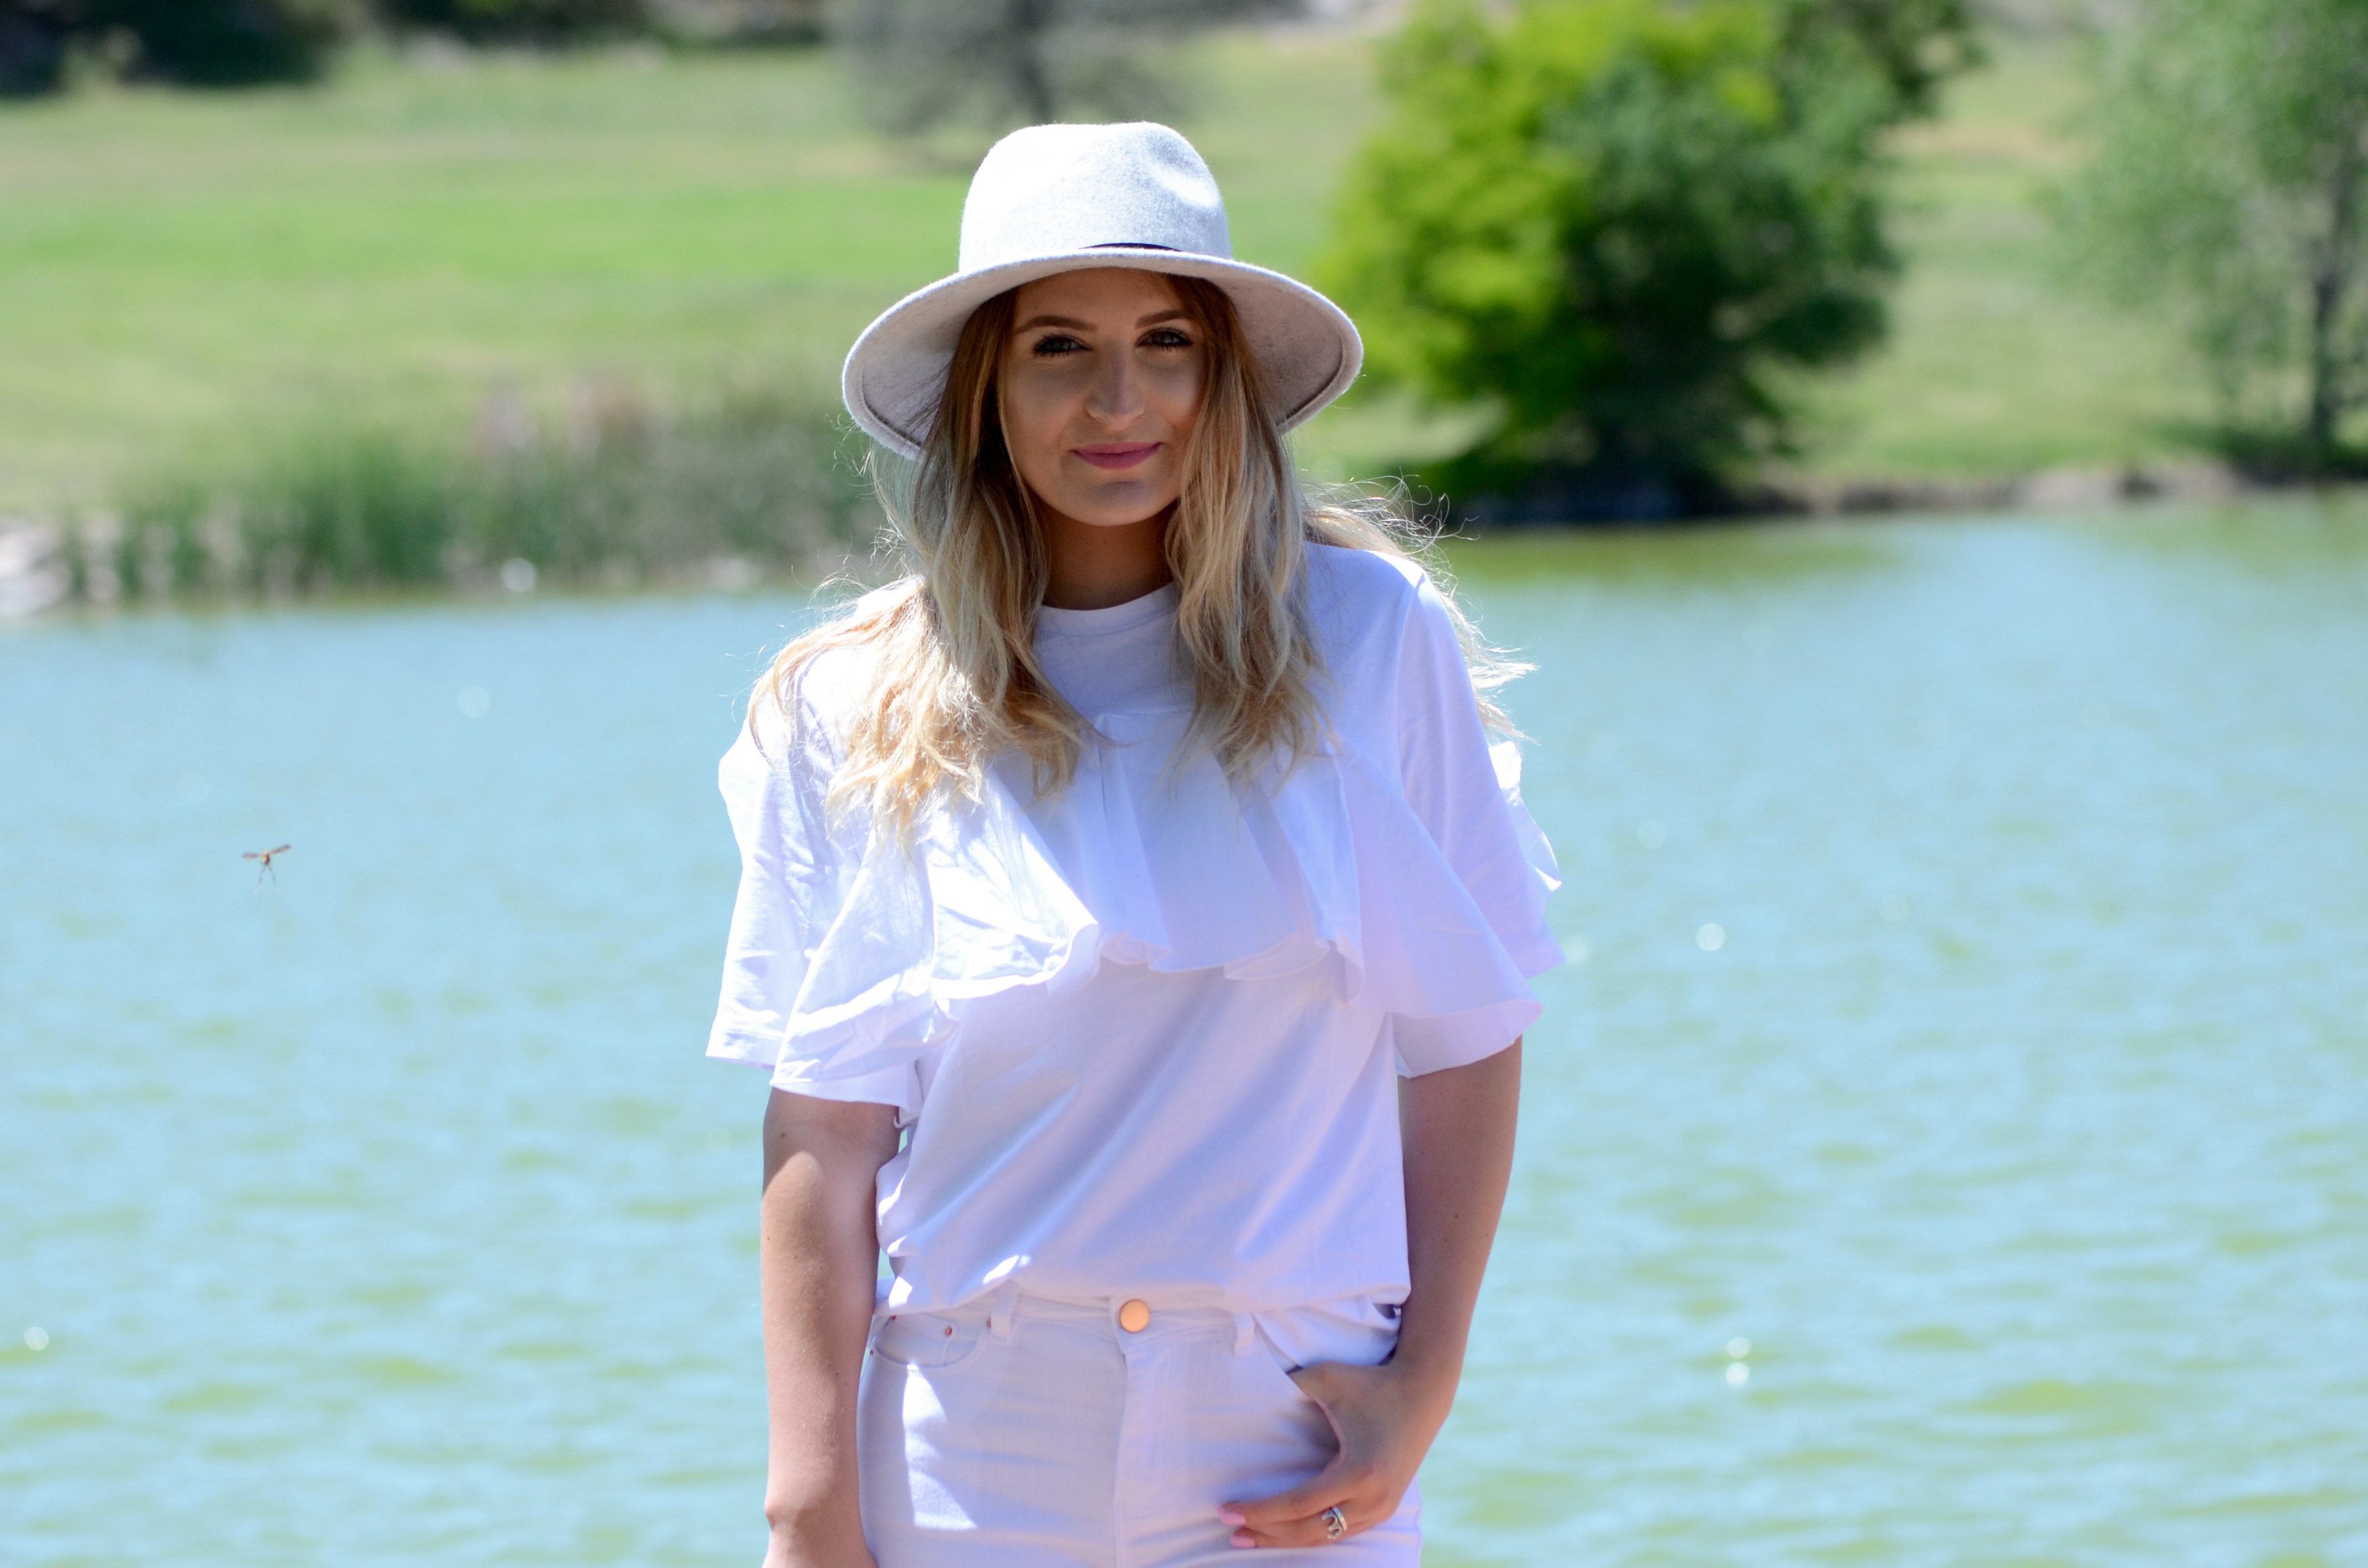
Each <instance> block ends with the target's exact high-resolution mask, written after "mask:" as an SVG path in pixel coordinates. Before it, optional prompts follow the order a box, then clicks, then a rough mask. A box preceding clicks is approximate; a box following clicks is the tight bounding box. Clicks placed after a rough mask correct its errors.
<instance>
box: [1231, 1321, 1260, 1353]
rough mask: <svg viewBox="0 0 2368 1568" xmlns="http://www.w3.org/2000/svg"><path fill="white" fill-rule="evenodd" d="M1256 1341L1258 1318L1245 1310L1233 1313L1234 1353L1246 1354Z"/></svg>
mask: <svg viewBox="0 0 2368 1568" xmlns="http://www.w3.org/2000/svg"><path fill="white" fill-rule="evenodd" d="M1257 1343H1258V1319H1256V1318H1254V1317H1252V1316H1250V1314H1249V1313H1247V1312H1235V1314H1234V1354H1235V1355H1236V1356H1247V1355H1248V1354H1249V1353H1250V1347H1251V1346H1254V1345H1256V1344H1257Z"/></svg>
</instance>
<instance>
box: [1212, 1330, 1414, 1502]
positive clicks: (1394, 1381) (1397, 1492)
mask: <svg viewBox="0 0 2368 1568" xmlns="http://www.w3.org/2000/svg"><path fill="white" fill-rule="evenodd" d="M1291 1381H1293V1382H1295V1383H1297V1384H1298V1385H1299V1388H1300V1392H1302V1393H1304V1394H1305V1395H1307V1397H1308V1398H1310V1399H1312V1400H1314V1401H1315V1403H1316V1405H1317V1406H1318V1407H1319V1408H1320V1409H1322V1411H1323V1412H1324V1416H1325V1419H1326V1420H1327V1421H1329V1422H1331V1423H1332V1437H1333V1440H1334V1441H1335V1442H1337V1443H1338V1445H1339V1448H1340V1451H1339V1452H1338V1453H1337V1454H1335V1455H1333V1456H1332V1462H1331V1463H1330V1464H1328V1465H1326V1466H1325V1467H1324V1471H1323V1473H1322V1474H1320V1475H1317V1476H1316V1477H1315V1478H1314V1479H1313V1480H1311V1481H1308V1482H1306V1483H1304V1484H1302V1485H1299V1486H1294V1487H1292V1489H1291V1490H1290V1491H1288V1492H1285V1493H1282V1494H1279V1495H1277V1496H1273V1497H1269V1498H1266V1499H1265V1500H1264V1501H1262V1502H1257V1503H1227V1504H1225V1505H1224V1506H1223V1507H1221V1508H1219V1509H1218V1510H1217V1517H1218V1518H1220V1519H1222V1520H1224V1522H1225V1523H1226V1524H1229V1525H1233V1526H1235V1527H1236V1528H1235V1530H1234V1537H1233V1540H1234V1544H1235V1546H1242V1547H1255V1546H1322V1545H1324V1544H1326V1541H1327V1540H1329V1539H1330V1538H1329V1537H1327V1536H1326V1534H1325V1531H1324V1510H1325V1509H1326V1508H1329V1507H1333V1506H1338V1508H1339V1510H1340V1514H1341V1517H1343V1518H1344V1519H1346V1520H1347V1521H1348V1524H1349V1531H1348V1533H1349V1535H1355V1534H1357V1533H1358V1532H1360V1531H1361V1530H1369V1529H1371V1528H1373V1527H1374V1526H1375V1525H1378V1524H1380V1523H1381V1522H1382V1521H1383V1520H1384V1519H1387V1518H1388V1517H1390V1516H1391V1515H1393V1514H1395V1513H1396V1512H1397V1511H1398V1504H1399V1502H1400V1501H1401V1500H1402V1499H1403V1498H1404V1497H1405V1496H1406V1488H1407V1487H1409V1486H1411V1485H1413V1484H1414V1472H1415V1471H1417V1469H1419V1468H1420V1467H1421V1465H1422V1459H1423V1455H1425V1454H1427V1453H1429V1451H1430V1444H1431V1439H1432V1438H1434V1437H1438V1436H1439V1429H1440V1427H1441V1426H1444V1425H1446V1423H1447V1412H1448V1408H1449V1406H1450V1405H1452V1403H1454V1401H1455V1386H1454V1383H1453V1381H1452V1380H1451V1381H1448V1382H1447V1383H1446V1386H1445V1387H1444V1388H1443V1389H1442V1388H1441V1387H1440V1380H1439V1379H1437V1378H1433V1377H1429V1376H1426V1375H1425V1374H1424V1373H1423V1372H1421V1371H1419V1370H1417V1369H1415V1368H1413V1367H1409V1366H1406V1365H1402V1364H1401V1363H1399V1362H1396V1361H1392V1362H1390V1363H1388V1364H1387V1365H1385V1366H1380V1367H1351V1366H1347V1365H1344V1364H1342V1363H1340V1362H1338V1361H1326V1362H1321V1363H1318V1364H1317V1365H1315V1366H1313V1367H1302V1368H1301V1369H1299V1370H1297V1371H1295V1372H1293V1373H1292V1374H1291Z"/></svg>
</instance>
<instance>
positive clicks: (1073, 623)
mask: <svg viewBox="0 0 2368 1568" xmlns="http://www.w3.org/2000/svg"><path fill="white" fill-rule="evenodd" d="M1181 597H1182V596H1181V595H1180V594H1179V593H1178V591H1177V587H1176V585H1175V584H1173V583H1169V584H1167V585H1165V586H1164V587H1157V588H1154V589H1152V590H1151V592H1149V593H1147V594H1145V595H1144V596H1143V597H1141V598H1136V599H1129V600H1127V601H1126V603H1124V604H1122V605H1110V606H1107V607H1105V608H1101V609H1057V608H1053V606H1051V605H1039V606H1037V607H1036V630H1037V631H1040V632H1044V631H1049V632H1052V633H1053V634H1054V635H1056V636H1061V637H1107V636H1109V635H1110V634H1111V633H1113V632H1118V631H1133V630H1134V629H1135V628H1136V627H1138V626H1144V625H1147V624H1148V623H1150V622H1152V621H1155V620H1157V619H1160V618H1161V617H1162V616H1168V615H1173V614H1175V613H1176V606H1177V604H1178V601H1179V600H1180V599H1181Z"/></svg>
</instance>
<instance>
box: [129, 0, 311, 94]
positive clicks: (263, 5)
mask: <svg viewBox="0 0 2368 1568" xmlns="http://www.w3.org/2000/svg"><path fill="white" fill-rule="evenodd" d="M83 9H84V12H85V17H86V19H87V25H88V27H89V28H90V30H92V31H93V32H97V33H105V32H109V31H116V30H120V31H123V32H126V33H129V34H130V35H131V37H132V38H134V39H136V40H138V41H139V46H140V48H139V53H138V54H137V56H136V57H135V58H134V59H133V62H132V69H133V71H134V72H135V74H139V75H142V76H149V77H155V78H160V79H162V80H165V81H168V82H177V83H180V84H182V85H187V86H193V87H245V86H253V85H259V84H262V83H267V82H304V81H310V80H312V79H313V77H315V76H318V75H319V74H321V73H322V72H323V71H324V70H325V69H326V68H327V66H328V63H329V59H330V56H331V55H332V54H333V53H334V52H335V51H336V47H337V45H338V44H339V43H340V42H341V41H343V40H344V39H345V36H346V34H347V31H348V30H349V28H350V26H351V22H352V17H351V16H350V14H349V8H348V6H347V5H345V4H343V3H342V0H86V4H85V6H84V7H83Z"/></svg>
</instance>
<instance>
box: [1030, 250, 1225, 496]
mask: <svg viewBox="0 0 2368 1568" xmlns="http://www.w3.org/2000/svg"><path fill="white" fill-rule="evenodd" d="M1012 323H1013V325H1012V331H1011V337H1010V340H1009V341H1008V343H1006V344H1005V345H1004V350H1003V365H1002V371H1001V377H1002V381H1001V392H1002V413H1003V434H1004V440H1005V442H1006V444H1007V445H1008V447H1009V448H1010V450H1011V457H1012V461H1013V464H1014V465H1015V466H1016V467H1017V468H1018V469H1019V477H1020V478H1021V479H1022V480H1024V481H1026V483H1027V484H1028V488H1029V489H1030V490H1031V491H1033V492H1035V494H1036V498H1037V500H1039V501H1041V502H1042V503H1043V504H1044V505H1045V506H1049V507H1051V508H1052V509H1053V511H1055V512H1058V513H1060V514H1061V515H1062V516H1063V517H1067V518H1069V519H1072V520H1074V521H1076V522H1079V523H1085V524H1089V525H1095V526H1099V527H1121V526H1124V525H1127V524H1133V523H1141V522H1144V521H1147V520H1148V519H1150V518H1153V517H1157V516H1159V515H1160V514H1162V513H1164V512H1165V511H1166V510H1167V508H1168V507H1170V506H1174V505H1175V504H1176V497H1177V496H1178V494H1181V493H1182V491H1183V488H1184V462H1183V455H1184V443H1185V441H1186V439H1187V437H1190V435H1191V434H1192V425H1193V422H1194V421H1195V420H1196V419H1198V418H1199V417H1200V413H1201V393H1202V392H1203V390H1204V389H1205V388H1206V387H1207V385H1208V380H1209V354H1208V347H1207V341H1206V340H1207V334H1206V333H1205V332H1204V331H1203V330H1202V329H1201V324H1200V323H1198V322H1197V321H1194V320H1193V319H1192V318H1191V317H1190V316H1189V315H1187V314H1186V313H1185V312H1184V308H1183V302H1182V301H1181V300H1179V299H1178V296H1177V294H1176V291H1175V290H1174V288H1173V287H1171V286H1170V285H1169V283H1168V282H1167V279H1166V278H1162V277H1160V276H1159V275H1158V274H1157V273H1156V272H1142V271H1137V270H1135V269H1134V268H1132V267H1096V268H1094V269H1092V270H1090V271H1084V272H1064V273H1060V274H1057V275H1055V276H1053V277H1051V278H1040V279H1038V280H1037V281H1036V282H1033V283H1030V284H1027V285H1025V286H1024V287H1022V288H1021V289H1020V290H1019V302H1018V307H1017V309H1016V310H1015V311H1014V312H1013V315H1012Z"/></svg>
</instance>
